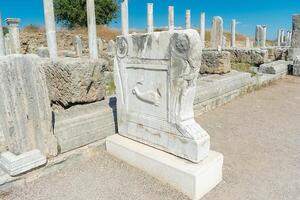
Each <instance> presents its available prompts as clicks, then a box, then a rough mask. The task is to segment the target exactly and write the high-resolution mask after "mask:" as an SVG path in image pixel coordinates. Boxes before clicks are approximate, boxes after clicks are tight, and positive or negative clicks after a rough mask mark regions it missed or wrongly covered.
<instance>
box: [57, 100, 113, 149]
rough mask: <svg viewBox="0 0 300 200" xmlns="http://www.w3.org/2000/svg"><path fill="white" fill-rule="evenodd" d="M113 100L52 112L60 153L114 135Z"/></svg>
mask: <svg viewBox="0 0 300 200" xmlns="http://www.w3.org/2000/svg"><path fill="white" fill-rule="evenodd" d="M115 101H116V100H115V98H112V99H111V100H105V101H101V102H96V103H91V104H86V105H77V106H74V107H72V108H70V109H67V110H63V111H59V112H57V111H56V112H54V119H55V121H54V134H55V136H56V137H57V140H58V145H59V150H60V152H61V153H64V152H66V151H70V150H73V149H76V148H79V147H81V146H84V145H87V144H90V143H92V142H95V141H98V140H101V139H104V138H106V137H107V136H109V135H113V134H115V133H116V130H115V129H116V126H115V118H114V117H116V116H115V115H116V105H115V103H116V102H115Z"/></svg>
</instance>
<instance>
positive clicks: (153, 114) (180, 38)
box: [114, 29, 210, 162]
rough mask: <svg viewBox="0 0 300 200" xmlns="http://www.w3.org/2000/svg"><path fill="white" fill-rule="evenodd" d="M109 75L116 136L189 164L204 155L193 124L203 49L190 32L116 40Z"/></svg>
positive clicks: (205, 143)
mask: <svg viewBox="0 0 300 200" xmlns="http://www.w3.org/2000/svg"><path fill="white" fill-rule="evenodd" d="M116 51H117V56H116V57H115V64H114V67H115V69H114V73H115V83H116V86H117V98H118V104H117V108H118V122H119V133H120V134H121V135H123V136H126V137H129V138H132V139H134V140H137V141H139V142H142V143H145V144H148V145H150V146H153V147H156V148H158V149H161V150H164V151H166V152H169V153H172V154H174V155H176V156H179V157H182V158H185V159H188V160H190V161H192V162H200V161H201V160H203V159H204V158H206V157H207V155H208V152H209V146H210V143H209V135H208V134H207V133H206V131H205V130H204V129H202V128H201V126H200V125H199V124H197V123H196V122H195V120H194V113H193V101H194V97H195V91H196V80H197V77H198V73H199V70H200V63H201V54H202V45H201V38H200V36H199V34H198V33H197V31H195V30H191V29H190V30H183V31H172V32H160V33H158V32H155V33H151V34H131V35H127V36H120V37H118V38H117V50H116Z"/></svg>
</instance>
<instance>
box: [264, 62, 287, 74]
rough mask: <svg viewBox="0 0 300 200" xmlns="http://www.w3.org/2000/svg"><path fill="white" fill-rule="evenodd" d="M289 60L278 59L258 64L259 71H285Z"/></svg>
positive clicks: (268, 72)
mask: <svg viewBox="0 0 300 200" xmlns="http://www.w3.org/2000/svg"><path fill="white" fill-rule="evenodd" d="M288 64H289V62H287V61H285V60H278V61H274V62H271V63H266V64H262V65H260V66H259V72H261V73H265V74H281V73H287V71H288Z"/></svg>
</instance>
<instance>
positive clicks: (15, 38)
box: [6, 18, 21, 54]
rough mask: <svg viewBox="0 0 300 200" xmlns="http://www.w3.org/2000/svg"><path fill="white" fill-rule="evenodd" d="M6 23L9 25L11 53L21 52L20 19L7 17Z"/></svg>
mask: <svg viewBox="0 0 300 200" xmlns="http://www.w3.org/2000/svg"><path fill="white" fill-rule="evenodd" d="M6 23H7V25H8V32H9V37H10V38H9V40H10V48H11V53H12V54H17V53H20V52H21V44H20V31H19V23H20V19H17V18H8V19H6Z"/></svg>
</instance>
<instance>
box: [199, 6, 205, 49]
mask: <svg viewBox="0 0 300 200" xmlns="http://www.w3.org/2000/svg"><path fill="white" fill-rule="evenodd" d="M200 35H201V41H202V46H203V48H204V47H205V13H204V12H203V13H201V16H200Z"/></svg>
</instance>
